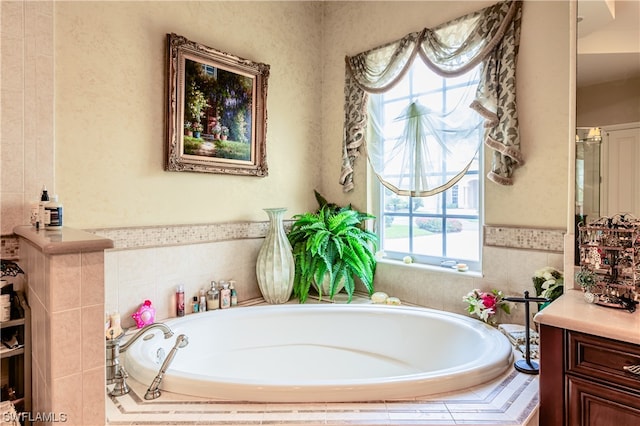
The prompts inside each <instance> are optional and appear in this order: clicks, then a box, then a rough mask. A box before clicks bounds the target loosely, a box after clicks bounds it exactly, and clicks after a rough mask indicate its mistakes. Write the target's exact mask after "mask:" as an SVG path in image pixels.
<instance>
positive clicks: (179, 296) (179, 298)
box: [176, 284, 184, 317]
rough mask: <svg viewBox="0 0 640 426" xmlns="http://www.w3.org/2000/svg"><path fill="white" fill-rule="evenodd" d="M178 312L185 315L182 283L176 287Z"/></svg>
mask: <svg viewBox="0 0 640 426" xmlns="http://www.w3.org/2000/svg"><path fill="white" fill-rule="evenodd" d="M176 314H177V315H178V316H179V317H183V316H184V286H183V285H182V284H180V285H179V286H178V288H177V289H176Z"/></svg>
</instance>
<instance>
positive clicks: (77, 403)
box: [51, 373, 85, 426]
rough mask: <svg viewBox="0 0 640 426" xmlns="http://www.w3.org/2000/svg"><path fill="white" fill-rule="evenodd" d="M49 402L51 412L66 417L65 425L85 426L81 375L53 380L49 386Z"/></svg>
mask: <svg viewBox="0 0 640 426" xmlns="http://www.w3.org/2000/svg"><path fill="white" fill-rule="evenodd" d="M51 400H52V404H51V408H52V411H53V412H55V413H64V414H65V415H66V421H64V424H65V425H67V426H69V425H78V426H84V425H85V423H84V419H83V416H82V414H83V410H82V374H81V373H78V374H72V375H69V376H65V377H60V378H57V379H54V380H53V384H52V386H51ZM61 421H62V420H61Z"/></svg>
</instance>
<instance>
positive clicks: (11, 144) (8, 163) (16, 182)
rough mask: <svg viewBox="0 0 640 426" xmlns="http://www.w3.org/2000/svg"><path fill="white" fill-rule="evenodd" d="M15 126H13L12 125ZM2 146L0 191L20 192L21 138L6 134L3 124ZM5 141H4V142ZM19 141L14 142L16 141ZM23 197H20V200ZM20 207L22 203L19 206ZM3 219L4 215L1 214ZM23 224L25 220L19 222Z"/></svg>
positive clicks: (0, 147) (21, 180) (21, 174)
mask: <svg viewBox="0 0 640 426" xmlns="http://www.w3.org/2000/svg"><path fill="white" fill-rule="evenodd" d="M12 127H15V126H12ZM1 130H2V135H1V137H2V146H0V152H1V153H0V158H1V159H2V170H1V171H0V179H1V180H2V181H1V182H2V188H1V191H2V193H7V192H14V193H22V192H23V191H24V173H23V171H24V155H23V151H24V149H23V143H22V139H21V138H20V139H18V138H16V137H12V136H7V135H6V134H5V131H6V130H10V129H7V128H6V127H5V125H4V124H3V126H2V129H1ZM5 141H6V142H5ZM18 141H19V143H16V142H18ZM22 198H23V197H20V200H22ZM20 208H21V209H22V205H21V206H20ZM3 219H4V216H3ZM20 223H21V224H24V223H25V222H22V221H21V222H20Z"/></svg>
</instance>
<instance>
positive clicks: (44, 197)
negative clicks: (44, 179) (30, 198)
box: [36, 185, 49, 229]
mask: <svg viewBox="0 0 640 426" xmlns="http://www.w3.org/2000/svg"><path fill="white" fill-rule="evenodd" d="M48 202H49V192H47V187H46V186H44V185H42V193H41V194H40V202H39V203H38V222H36V229H44V226H45V224H46V223H47V221H46V216H45V215H46V209H45V208H44V206H45V204H47V203H48Z"/></svg>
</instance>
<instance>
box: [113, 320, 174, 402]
mask: <svg viewBox="0 0 640 426" xmlns="http://www.w3.org/2000/svg"><path fill="white" fill-rule="evenodd" d="M153 329H160V330H162V332H163V333H164V338H165V339H168V338H170V337H172V336H173V331H172V330H171V328H169V326H167V325H165V324H163V323H154V324H151V325H148V326H146V327H144V328H142V329H140V330H138V332H137V333H136V334H134V335H133V336H132V337H131V338H130V339H129V340H127V342H126V343H124V344H120V342H121V340H122V337H123V336H124V333H123V334H120V336H117V337H115V338H113V339H107V344H106V351H107V354H106V358H107V359H106V364H107V365H106V367H107V384H108V385H110V384H113V383H115V384H116V386H115V387H114V388H113V390H112V391H111V392H110V393H109V395H111V396H122V395H124V394H127V393H129V386H127V382H126V379H127V377H128V376H129V375H128V374H127V372H126V370H125V369H124V367H123V366H122V365H121V364H120V353H121V352H124V351H126V350H127V349H129V347H130V346H131V345H132V344H134V343H135V342H136V341H138V339H140V338H141V337H142V336H143V335H145V334H146V333H147V332H148V331H150V330H153ZM185 346H186V345H185Z"/></svg>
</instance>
